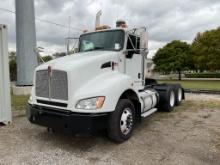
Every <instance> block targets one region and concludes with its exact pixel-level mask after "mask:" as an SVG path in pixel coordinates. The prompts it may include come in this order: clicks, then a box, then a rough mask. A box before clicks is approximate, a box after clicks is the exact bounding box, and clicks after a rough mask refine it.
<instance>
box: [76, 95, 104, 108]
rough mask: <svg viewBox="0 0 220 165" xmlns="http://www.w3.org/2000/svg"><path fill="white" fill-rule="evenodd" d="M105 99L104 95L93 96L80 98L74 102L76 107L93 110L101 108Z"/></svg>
mask: <svg viewBox="0 0 220 165" xmlns="http://www.w3.org/2000/svg"><path fill="white" fill-rule="evenodd" d="M104 101H105V97H103V96H100V97H93V98H89V99H83V100H80V101H79V102H78V103H77V104H76V108H77V109H86V110H95V109H100V108H102V106H103V104H104Z"/></svg>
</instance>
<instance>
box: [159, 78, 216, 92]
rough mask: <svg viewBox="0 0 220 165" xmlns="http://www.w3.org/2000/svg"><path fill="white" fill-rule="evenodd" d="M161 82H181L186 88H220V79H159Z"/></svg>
mask: <svg viewBox="0 0 220 165" xmlns="http://www.w3.org/2000/svg"><path fill="white" fill-rule="evenodd" d="M158 82H159V83H180V84H181V85H182V86H183V88H185V89H210V90H220V81H217V80H216V81H214V80H182V81H178V80H159V81H158Z"/></svg>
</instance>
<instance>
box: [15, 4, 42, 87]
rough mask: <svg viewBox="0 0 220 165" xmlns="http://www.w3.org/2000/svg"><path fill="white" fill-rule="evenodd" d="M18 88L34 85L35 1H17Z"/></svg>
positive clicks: (35, 60)
mask: <svg viewBox="0 0 220 165" xmlns="http://www.w3.org/2000/svg"><path fill="white" fill-rule="evenodd" d="M15 9H16V43H17V84H16V85H17V86H29V85H33V74H34V69H35V67H36V66H37V65H38V62H37V55H36V31H35V12H34V0H16V1H15Z"/></svg>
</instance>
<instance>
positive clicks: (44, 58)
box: [41, 55, 53, 62]
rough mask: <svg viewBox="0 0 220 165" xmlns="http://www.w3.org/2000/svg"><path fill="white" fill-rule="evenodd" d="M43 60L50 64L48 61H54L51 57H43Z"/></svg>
mask: <svg viewBox="0 0 220 165" xmlns="http://www.w3.org/2000/svg"><path fill="white" fill-rule="evenodd" d="M41 58H42V59H43V60H44V62H48V61H50V60H53V57H52V56H50V55H47V56H43V57H41Z"/></svg>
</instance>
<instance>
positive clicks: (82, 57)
mask: <svg viewBox="0 0 220 165" xmlns="http://www.w3.org/2000/svg"><path fill="white" fill-rule="evenodd" d="M111 61H114V62H118V61H119V59H118V52H112V51H111V52H110V51H92V52H84V53H77V54H73V55H68V56H65V57H62V58H59V59H55V60H52V61H50V62H47V63H45V64H43V65H40V66H39V67H37V69H36V71H38V70H47V69H48V66H51V68H52V70H60V71H65V72H66V73H67V84H62V83H61V84H60V81H58V83H56V84H57V85H61V86H63V85H64V86H67V87H68V100H67V102H68V106H69V105H70V104H69V103H73V102H74V103H75V102H76V101H78V98H79V95H80V92H79V91H80V89H82V88H83V87H84V86H86V85H87V84H89V83H90V82H91V81H96V80H97V79H99V82H100V81H103V80H100V78H99V77H104V76H105V75H106V74H109V73H112V72H113V70H112V68H111V67H106V68H102V67H101V66H102V64H104V63H106V62H111ZM115 71H116V69H115ZM55 79H56V78H55ZM42 81H44V80H42ZM91 88H92V87H91ZM56 89H59V87H58V86H57V87H55V88H54V90H56ZM87 94H89V91H88V92H87ZM77 96H78V97H77ZM91 96H92V95H91ZM88 97H89V96H88ZM45 99H49V98H45ZM62 100H64V99H60V101H62ZM51 101H56V100H53V99H51ZM71 108H73V107H72V106H71V107H68V109H71Z"/></svg>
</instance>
